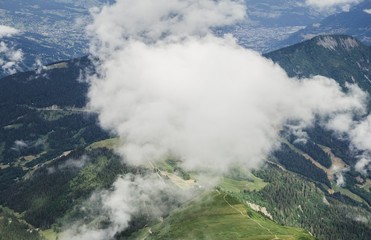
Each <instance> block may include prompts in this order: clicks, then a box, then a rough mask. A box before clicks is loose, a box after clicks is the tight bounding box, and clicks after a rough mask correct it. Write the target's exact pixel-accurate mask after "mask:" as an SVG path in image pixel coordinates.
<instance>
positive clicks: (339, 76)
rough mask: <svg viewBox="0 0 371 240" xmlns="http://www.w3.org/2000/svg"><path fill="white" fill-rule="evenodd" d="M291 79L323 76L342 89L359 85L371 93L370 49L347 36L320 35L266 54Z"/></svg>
mask: <svg viewBox="0 0 371 240" xmlns="http://www.w3.org/2000/svg"><path fill="white" fill-rule="evenodd" d="M265 56H266V57H267V58H270V59H272V60H273V61H274V62H276V63H278V64H279V65H280V66H281V67H282V68H284V69H285V70H286V72H287V73H288V75H289V76H291V77H294V76H298V77H310V76H313V75H322V76H326V77H330V78H333V79H335V80H336V81H338V82H339V83H340V84H341V85H342V86H344V85H345V83H346V82H348V83H357V84H358V85H359V86H360V87H362V89H364V90H366V91H368V92H369V93H371V65H370V62H371V46H368V45H365V44H364V43H362V42H360V41H359V40H357V39H356V38H354V37H351V36H346V35H324V36H317V37H314V38H312V39H311V40H307V41H304V42H301V43H298V44H295V45H292V46H289V47H286V48H282V49H279V50H276V51H273V52H270V53H267V54H265Z"/></svg>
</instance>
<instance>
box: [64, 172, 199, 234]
mask: <svg viewBox="0 0 371 240" xmlns="http://www.w3.org/2000/svg"><path fill="white" fill-rule="evenodd" d="M192 192H193V190H191V192H182V191H180V189H176V188H175V187H174V185H171V184H169V183H167V182H165V181H164V180H162V179H160V178H158V176H157V175H147V176H144V177H141V176H132V175H129V176H125V177H120V178H119V179H118V180H117V181H116V182H115V183H114V185H113V188H112V190H109V191H104V192H98V193H96V194H94V195H93V196H92V198H91V199H90V201H89V202H88V203H87V208H91V206H92V205H98V206H99V207H101V210H98V211H97V212H96V213H95V214H96V216H95V215H94V216H93V218H94V222H96V223H97V222H99V221H98V219H101V220H105V219H108V220H109V221H110V222H111V224H110V225H109V226H107V227H106V228H98V227H97V226H95V225H94V224H93V225H91V224H88V223H83V222H80V223H77V224H75V225H73V226H72V227H70V228H69V229H68V230H66V231H64V232H63V233H62V234H61V236H60V237H61V239H62V240H64V239H65V240H101V239H113V237H114V235H115V234H116V233H117V232H119V231H122V230H124V229H126V228H127V227H128V226H129V223H130V221H131V220H132V218H133V216H135V215H137V214H142V215H147V216H148V218H149V219H150V218H151V217H162V216H163V215H164V214H166V213H167V212H168V211H169V209H173V208H174V207H175V206H174V205H173V204H176V203H178V202H179V201H181V202H186V201H187V200H189V199H190V197H192V196H193V195H192ZM164 199H168V201H164Z"/></svg>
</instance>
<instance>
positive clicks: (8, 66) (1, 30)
mask: <svg viewBox="0 0 371 240" xmlns="http://www.w3.org/2000/svg"><path fill="white" fill-rule="evenodd" d="M17 34H19V31H18V30H17V29H15V28H12V27H8V26H4V25H0V67H1V69H2V71H3V73H5V74H14V73H16V72H17V71H18V70H19V69H20V67H19V64H20V63H21V62H22V61H23V52H22V50H20V49H15V48H14V47H12V46H9V44H7V43H6V42H4V41H1V39H2V38H4V37H11V36H13V35H17Z"/></svg>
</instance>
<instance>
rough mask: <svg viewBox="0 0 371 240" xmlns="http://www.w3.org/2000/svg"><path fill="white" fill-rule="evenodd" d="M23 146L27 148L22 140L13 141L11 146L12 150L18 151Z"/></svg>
mask: <svg viewBox="0 0 371 240" xmlns="http://www.w3.org/2000/svg"><path fill="white" fill-rule="evenodd" d="M24 148H28V144H27V143H26V142H25V141H23V140H16V141H14V146H13V147H12V149H13V150H15V151H17V152H19V151H21V150H22V149H24Z"/></svg>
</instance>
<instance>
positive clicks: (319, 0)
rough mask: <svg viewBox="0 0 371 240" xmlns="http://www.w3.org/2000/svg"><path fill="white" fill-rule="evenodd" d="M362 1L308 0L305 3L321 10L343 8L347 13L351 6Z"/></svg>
mask: <svg viewBox="0 0 371 240" xmlns="http://www.w3.org/2000/svg"><path fill="white" fill-rule="evenodd" d="M362 1H363V0H306V1H305V3H306V4H307V5H309V6H312V7H316V8H319V9H326V8H332V7H341V8H342V9H343V10H344V11H347V10H349V7H350V6H351V5H353V4H357V3H360V2H362Z"/></svg>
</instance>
